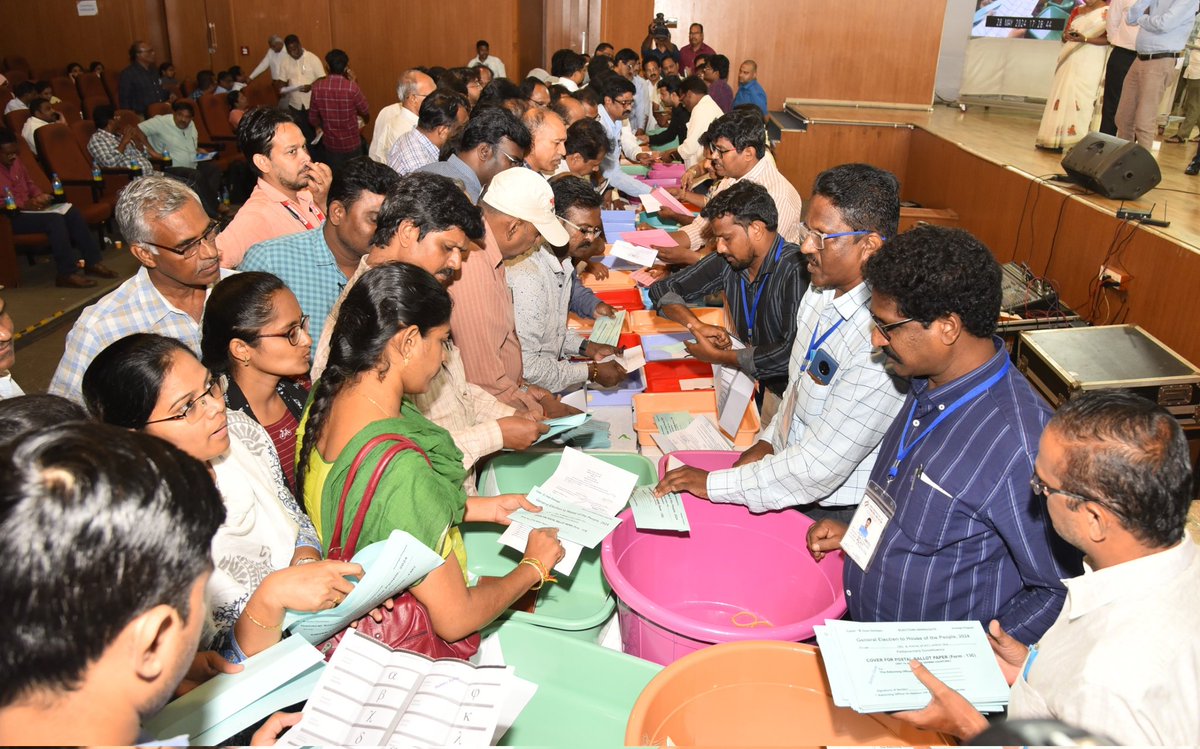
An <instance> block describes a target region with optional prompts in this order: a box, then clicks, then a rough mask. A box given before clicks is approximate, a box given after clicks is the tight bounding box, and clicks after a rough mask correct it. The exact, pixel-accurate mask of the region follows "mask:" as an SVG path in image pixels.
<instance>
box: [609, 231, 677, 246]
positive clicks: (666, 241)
mask: <svg viewBox="0 0 1200 749" xmlns="http://www.w3.org/2000/svg"><path fill="white" fill-rule="evenodd" d="M621 239H622V240H624V241H626V242H629V243H630V244H633V245H637V246H638V247H678V246H679V243H678V242H676V241H675V240H674V239H672V238H671V235H670V234H668V233H666V232H665V231H663V230H662V229H642V230H641V231H627V232H625V233H624V234H622V235H621ZM613 249H616V246H615V245H614V247H613Z"/></svg>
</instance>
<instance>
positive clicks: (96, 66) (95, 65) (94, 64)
mask: <svg viewBox="0 0 1200 749" xmlns="http://www.w3.org/2000/svg"><path fill="white" fill-rule="evenodd" d="M135 57H137V46H136V45H135V46H134V47H133V48H132V51H131V52H130V58H129V59H130V60H133V58H135ZM103 69H104V63H102V62H100V61H99V60H92V61H91V63H90V64H88V72H89V73H95V72H96V71H97V70H103Z"/></svg>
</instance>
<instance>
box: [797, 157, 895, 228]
mask: <svg viewBox="0 0 1200 749" xmlns="http://www.w3.org/2000/svg"><path fill="white" fill-rule="evenodd" d="M813 195H820V196H821V197H823V198H826V199H828V200H829V202H830V203H832V204H833V207H834V208H837V209H838V212H839V213H841V214H842V220H843V221H845V222H846V223H847V224H848V225H849V226H850V228H851V229H853V230H854V231H873V232H876V233H877V234H879V235H880V236H882V237H884V238H885V239H886V238H888V237H894V236H896V232H897V231H898V227H899V225H900V182H899V181H898V180H897V179H896V177H895V175H893V174H892V173H891V172H889V171H886V170H883V169H880V168H878V167H874V166H871V165H870V164H842V165H840V166H835V167H832V168H830V169H826V170H825V171H823V172H821V173H820V174H818V175H817V178H816V180H814V181H813Z"/></svg>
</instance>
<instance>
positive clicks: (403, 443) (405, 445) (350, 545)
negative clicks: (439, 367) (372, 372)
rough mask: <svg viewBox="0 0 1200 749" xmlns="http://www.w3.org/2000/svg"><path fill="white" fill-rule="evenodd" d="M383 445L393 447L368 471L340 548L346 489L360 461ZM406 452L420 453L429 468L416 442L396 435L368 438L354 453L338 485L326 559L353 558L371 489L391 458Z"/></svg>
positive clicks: (368, 505)
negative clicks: (343, 480)
mask: <svg viewBox="0 0 1200 749" xmlns="http://www.w3.org/2000/svg"><path fill="white" fill-rule="evenodd" d="M385 442H391V443H393V444H392V445H391V446H389V447H388V448H387V450H386V451H385V452H384V453H383V455H382V456H381V457H380V458H379V462H378V463H377V464H376V465H375V470H374V471H372V472H371V480H370V481H369V482H368V483H367V488H366V491H364V492H363V494H362V500H361V501H360V502H359V504H358V511H357V512H355V513H354V522H353V523H351V525H350V534H349V536H348V538H347V539H346V544H345V546H343V545H342V519H343V517H344V516H345V513H346V499H347V498H348V497H349V496H350V489H351V488H352V487H353V486H354V479H355V478H357V477H358V469H359V468H360V467H362V464H363V461H365V460H366V459H367V457H368V456H369V455H370V454H371V451H372V450H374V449H375V448H376V447H378V446H379V445H381V444H384V443H385ZM407 450H414V451H416V452H418V453H420V454H421V457H422V458H424V459H425V462H426V463H427V464H428V465H429V466H430V467H431V468H432V467H433V464H432V463H430V462H429V456H428V455H426V454H425V451H424V450H422V449H421V448H420V447H419V446H418V445H417V443H415V442H413V441H412V440H410V439H409V438H408V437H405V436H403V435H400V434H381V435H379V436H378V437H374V438H372V439H371V440H370V441H369V442H367V444H365V445H363V447H362V449H361V450H359V451H358V455H356V456H355V457H354V462H353V463H351V464H350V471H349V472H348V473H347V474H346V481H345V483H343V485H342V496H341V499H340V500H339V501H338V511H337V520H336V521H335V522H334V525H333V535H332V537H331V538H330V540H329V555H328V556H329V558H330V559H340V560H342V561H350V559H351V557H353V556H354V552H355V550H356V549H357V547H358V537H359V535H361V533H362V527H363V523H364V522H365V521H366V519H367V510H369V509H370V507H371V499H372V498H373V497H374V496H375V490H376V489H378V488H379V482H380V480H381V479H382V478H383V472H384V471H386V470H387V467H388V464H389V463H391V462H392V458H394V457H396V456H397V455H399V454H400V453H402V452H405V451H407Z"/></svg>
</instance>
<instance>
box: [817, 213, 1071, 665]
mask: <svg viewBox="0 0 1200 749" xmlns="http://www.w3.org/2000/svg"><path fill="white" fill-rule="evenodd" d="M865 274H866V281H867V284H868V285H869V286H870V287H871V293H872V300H871V314H872V318H873V320H874V323H875V329H874V331H873V333H872V340H873V342H874V344H875V345H876V346H878V347H879V348H880V349H882V351H883V352H884V354H886V356H887V357H888V360H889V363H890V366H891V368H892V370H893V371H894V372H895V373H896V374H897V375H899V376H902V377H907V378H909V379H910V380H911V389H910V391H909V395H908V398H907V399H906V401H905V403H904V405H903V406H902V407H901V409H900V413H899V415H898V416H897V418H896V420H895V421H893V422H892V425H891V427H890V428H889V429H888V430H887V433H886V434H885V435H884V437H883V442H882V443H881V444H880V448H879V459H878V461H877V462H876V463H875V467H874V469H873V470H872V471H871V485H870V486H868V489H867V496H866V497H865V498H864V499H863V502H862V505H860V510H859V512H860V513H863V514H864V516H865V513H868V512H870V513H871V514H873V515H874V516H875V518H876V520H877V521H879V520H881V519H882V520H883V521H884V522H885V525H884V526H883V528H882V529H880V531H879V532H878V535H877V539H878V540H877V541H876V543H875V544H874V545H873V546H871V548H870V551H869V553H868V554H867V555H865V557H864V556H863V555H854V554H849V552H848V558H847V559H846V563H845V568H844V569H845V571H844V575H843V577H844V585H845V593H846V603H847V605H848V607H849V611H850V616H851V617H852V618H853V619H854V620H855V621H859V622H893V621H963V620H971V619H974V620H977V621H979V622H982V623H984V624H986V623H987V622H989V621H991V620H992V619H997V620H999V622H1000V626H1001V628H1003V629H1004V631H1006V632H1008V633H1009V634H1011V635H1012V636H1013V637H1014V638H1016V639H1017V640H1019V641H1020V642H1022V643H1026V644H1029V643H1033V642H1036V641H1037V640H1038V638H1040V637H1041V636H1042V634H1043V633H1044V632H1045V631H1046V629H1047V628H1049V627H1050V625H1051V624H1052V623H1053V622H1054V619H1055V617H1057V616H1058V613H1059V610H1060V609H1061V608H1062V606H1063V601H1064V599H1065V597H1066V590H1065V588H1064V587H1063V584H1062V582H1061V581H1062V580H1063V579H1064V578H1067V577H1071V576H1072V575H1075V574H1078V573H1079V571H1080V569H1081V567H1080V555H1079V553H1078V551H1076V550H1074V549H1072V548H1071V547H1070V546H1069V545H1067V544H1066V543H1065V542H1064V541H1062V539H1061V538H1059V537H1058V536H1057V535H1056V534H1055V533H1054V530H1053V528H1052V527H1051V524H1050V519H1049V517H1048V516H1047V514H1046V506H1045V503H1043V502H1040V501H1038V499H1037V498H1036V497H1035V496H1034V494H1033V491H1032V490H1031V488H1030V483H1029V480H1030V478H1031V477H1032V476H1033V463H1034V456H1035V454H1036V452H1037V445H1038V438H1039V436H1040V435H1041V433H1042V429H1043V427H1044V426H1045V425H1046V422H1047V421H1048V420H1049V418H1050V409H1049V407H1048V406H1047V405H1046V403H1045V402H1044V401H1043V400H1042V399H1041V398H1040V397H1039V396H1038V395H1037V394H1036V393H1035V392H1034V391H1033V388H1032V387H1030V385H1029V383H1028V381H1026V379H1025V377H1024V376H1023V375H1021V374H1020V373H1019V372H1018V371H1017V370H1016V368H1015V367H1013V366H1012V365H1011V363H1010V361H1009V358H1008V352H1007V351H1006V350H1005V348H1004V343H1003V342H1002V341H1001V340H1000V339H999V338H998V337H996V336H995V335H994V333H995V330H996V320H997V319H998V317H999V313H1000V266H999V265H998V264H997V263H996V260H995V258H993V257H992V254H991V252H990V251H989V250H988V248H987V247H985V246H984V245H983V244H982V243H981V242H979V241H978V240H977V239H975V238H974V237H972V236H971V235H970V234H968V233H967V232H965V231H962V230H959V229H947V228H944V227H940V226H922V227H918V228H916V229H912V230H911V231H908V232H905V233H904V234H901V235H899V236H897V237H896V238H895V239H893V240H891V241H890V242H889V243H887V244H886V245H884V247H883V249H881V250H880V251H879V252H878V253H876V254H875V255H874V256H872V257H871V258H870V259H869V260H868V261H867V264H866V268H865ZM872 510H873V511H872ZM858 522H861V520H860V519H858V516H857V515H856V519H855V520H852V521H851V524H852V525H854V524H857V523H858ZM877 524H878V523H877ZM846 528H847V526H846V524H845V523H842V522H838V521H835V520H828V519H826V520H821V521H819V522H818V523H816V524H815V525H813V526H812V528H811V529H810V530H809V533H808V544H809V548H810V550H811V551H812V554H813V556H814V557H815V558H817V559H820V558H821V557H823V556H824V555H825V554H826V553H827V552H829V551H833V550H835V549H837V548H838V547H839V546H840V542H841V539H842V537H843V536H844V535H845V533H846ZM855 556H857V557H858V558H857V560H856V559H855V558H854V557H855Z"/></svg>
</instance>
